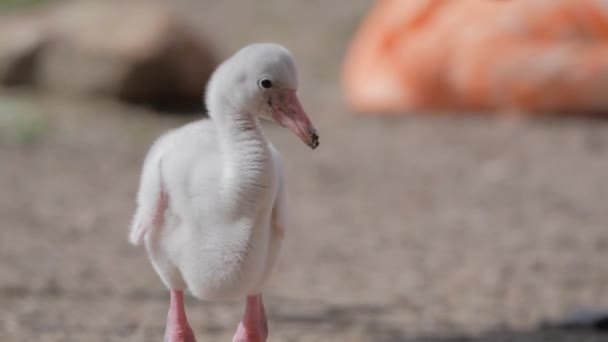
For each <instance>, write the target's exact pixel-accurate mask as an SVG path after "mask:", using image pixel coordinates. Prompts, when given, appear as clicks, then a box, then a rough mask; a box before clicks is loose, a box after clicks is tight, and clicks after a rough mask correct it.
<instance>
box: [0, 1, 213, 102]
mask: <svg viewBox="0 0 608 342" xmlns="http://www.w3.org/2000/svg"><path fill="white" fill-rule="evenodd" d="M3 27H6V28H7V31H4V30H3V32H10V34H9V35H3V36H4V37H3V38H2V39H0V83H2V84H4V85H32V86H39V87H40V88H41V89H44V90H49V91H53V92H59V93H63V94H67V95H70V96H81V95H87V96H90V95H93V96H107V97H113V98H117V99H120V100H123V101H127V102H134V103H141V104H147V105H153V106H167V107H176V106H179V107H182V106H187V107H190V106H200V103H201V96H202V92H203V88H204V85H205V84H206V82H207V79H208V78H209V76H210V74H211V72H212V71H213V69H214V68H215V65H216V62H215V59H214V57H213V54H212V53H211V51H210V48H209V47H208V45H207V44H206V43H205V42H204V41H203V40H202V38H201V37H200V35H199V34H198V33H197V32H195V31H194V30H193V29H191V28H190V27H189V26H188V25H187V24H186V23H185V22H184V20H183V18H181V17H179V16H177V15H176V14H174V13H173V12H171V11H170V10H168V9H166V8H164V7H162V6H159V5H154V4H150V3H146V2H139V1H136V2H128V3H125V2H112V1H94V2H93V1H75V2H68V3H66V4H61V5H59V6H58V7H54V8H50V9H48V10H46V11H44V12H43V13H38V14H37V15H34V16H30V17H28V18H27V20H24V18H8V19H4V20H0V29H2V28H3ZM7 47H8V48H7Z"/></svg>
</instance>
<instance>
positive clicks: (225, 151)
mask: <svg viewBox="0 0 608 342" xmlns="http://www.w3.org/2000/svg"><path fill="white" fill-rule="evenodd" d="M214 121H215V122H216V125H217V127H218V138H219V143H220V149H221V152H222V164H223V165H222V167H223V172H222V190H223V191H224V194H225V195H226V197H227V198H228V199H233V201H232V202H233V203H234V204H235V205H236V206H238V207H239V208H238V209H239V210H242V209H244V208H243V206H250V205H255V203H256V201H255V200H254V199H255V198H257V197H258V196H259V195H260V192H261V191H265V190H266V189H267V188H268V187H269V177H268V174H269V173H268V167H269V165H270V163H269V161H270V158H271V156H270V150H269V148H268V142H267V140H266V137H265V136H264V133H263V132H262V128H261V126H260V123H259V121H258V119H257V118H256V117H255V116H253V115H249V114H246V113H243V114H238V113H237V114H232V115H230V116H224V117H223V119H219V118H217V119H215V120H214ZM236 199H238V201H237V200H236Z"/></svg>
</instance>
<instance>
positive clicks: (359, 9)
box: [0, 0, 608, 342]
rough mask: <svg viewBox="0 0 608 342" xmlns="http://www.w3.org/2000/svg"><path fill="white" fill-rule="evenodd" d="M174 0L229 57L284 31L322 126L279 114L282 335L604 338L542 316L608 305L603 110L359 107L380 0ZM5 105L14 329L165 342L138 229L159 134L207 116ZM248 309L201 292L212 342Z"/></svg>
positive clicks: (98, 106) (6, 249) (275, 314)
mask: <svg viewBox="0 0 608 342" xmlns="http://www.w3.org/2000/svg"><path fill="white" fill-rule="evenodd" d="M175 3H177V4H179V6H178V7H177V9H178V10H180V11H184V13H187V15H189V16H191V17H192V18H194V19H197V18H198V20H197V22H196V25H198V26H199V27H200V29H201V30H207V32H213V33H216V35H214V36H213V37H212V38H213V40H214V42H215V44H216V46H217V47H218V49H219V51H221V55H226V54H227V53H229V52H231V51H232V50H234V49H235V48H237V47H239V46H241V45H242V44H244V43H246V42H249V41H253V40H274V41H278V42H281V43H284V44H286V45H288V46H289V47H290V48H291V49H292V50H293V52H294V54H295V55H296V58H297V59H298V62H299V64H300V66H301V71H302V89H301V98H302V102H303V104H304V106H305V107H306V108H307V109H308V111H309V113H310V115H311V117H312V118H313V120H314V121H315V123H316V125H317V126H318V128H319V130H320V132H321V146H320V148H319V149H318V150H316V151H314V152H313V151H310V150H309V149H308V148H307V147H306V146H304V145H303V144H302V143H300V142H299V141H298V140H297V138H295V137H294V136H293V135H291V134H290V133H289V132H286V131H283V130H282V129H279V128H278V127H276V126H272V125H269V126H268V127H267V128H268V135H269V136H270V138H271V139H272V140H273V141H274V142H275V144H276V145H277V146H279V149H280V150H281V151H282V153H283V155H284V158H285V161H286V168H287V174H288V185H289V190H290V204H291V206H290V208H291V210H290V212H291V218H292V224H291V226H290V227H289V232H288V235H287V240H286V245H285V248H284V253H283V256H282V259H281V261H280V264H279V266H278V269H277V270H276V272H275V274H274V276H273V277H272V279H271V281H270V283H269V284H268V287H267V290H266V293H265V296H266V297H265V298H266V302H267V308H268V310H269V319H270V329H271V337H270V341H353V342H356V341H399V342H405V341H408V342H409V341H412V342H413V341H427V342H431V341H432V342H456V341H475V342H491V341H497V342H503V341H505V342H506V341H516V342H539V341H556V342H559V341H569V342H570V341H571V342H575V341H577V342H578V341H582V342H587V341H608V335H600V334H593V333H591V332H574V331H559V330H542V329H539V328H538V327H539V326H540V325H541V323H542V322H544V321H551V320H555V319H559V318H560V317H562V316H563V315H564V314H566V313H568V312H570V311H571V310H573V309H576V308H578V307H608V263H607V262H606V260H608V229H607V228H606V223H607V222H608V211H607V210H606V208H605V205H606V200H607V199H608V180H607V179H606V176H605V175H606V170H608V125H607V123H606V122H604V121H593V120H557V119H546V120H536V121H532V122H518V121H510V120H497V119H486V118H482V117H468V118H456V117H449V118H448V117H443V118H442V117H428V116H424V115H420V116H403V117H399V118H380V117H372V116H355V115H352V114H351V113H349V111H348V110H347V109H346V108H345V107H344V106H343V104H342V103H341V98H340V93H339V85H338V83H337V81H336V79H337V77H338V74H339V60H340V57H341V55H342V53H343V49H344V47H345V46H346V42H347V37H348V34H349V32H351V31H352V29H353V28H354V27H355V24H356V22H357V20H358V19H359V18H360V17H361V15H362V13H363V12H364V9H365V8H366V7H367V6H368V4H367V3H366V1H362V0H358V1H352V2H351V3H352V6H351V7H348V8H344V7H337V6H335V5H337V1H333V2H321V1H309V2H302V1H300V2H297V1H295V0H294V1H278V0H276V1H270V2H265V3H264V4H263V5H262V4H259V5H257V6H255V5H251V4H249V5H247V4H241V5H239V6H238V7H239V8H240V11H239V12H238V13H237V12H235V11H234V8H236V7H237V5H236V3H237V1H224V2H221V4H220V2H211V1H209V2H208V4H206V5H203V4H200V2H199V1H194V0H192V1H186V0H181V1H175ZM252 3H253V2H252ZM295 3H298V4H299V5H298V8H297V11H294V6H295V5H294V4H295ZM330 5H331V6H330ZM320 6H324V8H320ZM226 18H230V19H226ZM218 28H221V29H218ZM0 119H2V120H0V189H1V190H2V193H1V195H0V218H1V219H0V341H93V342H94V341H160V340H161V339H162V333H163V329H164V320H165V315H166V309H167V305H168V294H167V292H166V290H165V289H164V288H163V286H162V284H161V282H160V280H159V279H158V278H157V276H156V275H155V274H154V272H153V270H152V268H151V267H150V265H149V263H148V262H147V260H146V256H145V253H144V251H143V250H142V249H137V248H134V247H131V246H129V245H128V244H127V242H126V234H127V226H128V224H129V221H130V216H131V214H132V211H133V209H134V194H135V190H136V186H137V180H138V176H139V175H138V173H139V169H140V165H141V162H142V159H143V157H144V154H145V152H146V149H147V147H148V145H149V144H150V143H151V142H152V141H153V139H154V138H155V137H156V136H157V135H158V134H160V133H161V132H162V131H164V130H167V129H169V128H171V127H176V126H178V125H181V124H183V123H184V122H187V121H191V120H194V119H196V117H193V116H190V117H184V116H167V115H160V114H158V113H155V112H152V111H148V110H146V109H142V108H133V107H128V106H123V105H120V104H116V103H112V102H106V101H98V100H85V99H78V100H74V99H72V100H68V99H57V98H53V97H49V96H32V95H23V94H19V93H7V92H5V93H4V94H3V95H1V96H0ZM242 309H243V306H242V303H203V302H199V301H196V300H194V299H193V298H188V313H189V316H190V321H191V323H192V325H193V327H194V329H195V333H196V334H197V336H198V338H199V341H229V340H230V338H231V336H232V334H233V332H234V330H235V328H236V325H237V323H238V320H239V319H240V316H241V313H242Z"/></svg>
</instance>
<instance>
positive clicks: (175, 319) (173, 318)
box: [165, 290, 196, 342]
mask: <svg viewBox="0 0 608 342" xmlns="http://www.w3.org/2000/svg"><path fill="white" fill-rule="evenodd" d="M165 342H196V338H195V337H194V333H193V332H192V328H190V325H189V324H188V318H186V309H185V308H184V293H183V292H182V291H178V290H171V304H170V306H169V313H168V314H167V327H166V330H165Z"/></svg>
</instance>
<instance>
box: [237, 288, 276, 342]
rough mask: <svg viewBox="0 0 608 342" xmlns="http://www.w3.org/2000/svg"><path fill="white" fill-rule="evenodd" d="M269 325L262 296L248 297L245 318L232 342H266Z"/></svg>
mask: <svg viewBox="0 0 608 342" xmlns="http://www.w3.org/2000/svg"><path fill="white" fill-rule="evenodd" d="M267 338H268V323H267V321H266V310H265V309H264V303H262V296H261V295H257V296H249V297H247V307H246V308H245V316H244V317H243V320H242V321H241V323H240V324H239V327H238V328H237V330H236V334H234V337H233V338H232V342H266V339H267Z"/></svg>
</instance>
